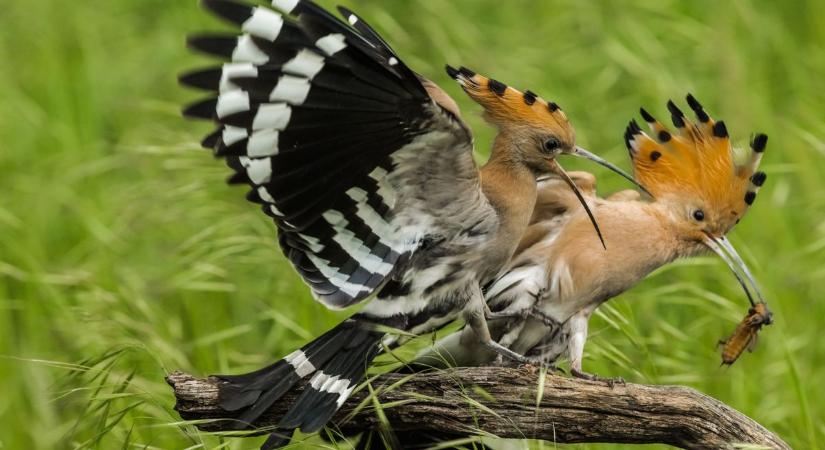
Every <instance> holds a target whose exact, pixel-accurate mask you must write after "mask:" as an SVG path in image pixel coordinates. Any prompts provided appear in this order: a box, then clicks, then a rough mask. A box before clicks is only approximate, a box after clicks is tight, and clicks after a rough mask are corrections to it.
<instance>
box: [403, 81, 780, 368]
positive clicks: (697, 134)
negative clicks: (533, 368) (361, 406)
mask: <svg viewBox="0 0 825 450" xmlns="http://www.w3.org/2000/svg"><path fill="white" fill-rule="evenodd" d="M687 101H688V104H689V105H690V107H691V108H692V109H693V111H694V112H695V114H696V117H697V119H698V122H696V123H694V122H693V121H691V120H689V119H687V118H686V117H685V115H684V114H683V113H682V111H681V110H680V109H679V108H678V107H677V106H676V105H675V104H674V103H673V102H672V101H671V102H668V104H667V106H668V109H669V111H670V113H671V116H672V120H673V124H674V125H675V126H676V128H677V131H678V132H677V133H676V134H674V133H673V132H671V131H670V130H668V129H667V128H666V127H665V126H663V125H662V124H661V123H660V122H658V121H657V120H656V119H654V117H653V116H652V115H650V114H649V113H648V112H647V111H645V110H644V109H642V110H641V115H642V117H643V118H644V119H645V121H646V122H647V123H648V126H649V128H650V131H651V134H647V133H645V132H643V131H642V129H641V127H640V126H639V125H638V123H637V122H636V121H635V120H634V121H632V122H631V123H630V125H629V126H628V128H627V132H626V134H625V141H626V143H627V147H628V149H629V151H630V157H631V160H632V163H633V168H634V175H635V177H636V179H637V180H638V181H639V182H640V183H641V184H642V185H643V186H645V187H646V188H647V190H648V191H649V192H650V193H651V194H652V201H647V200H643V199H641V198H640V195H639V193H638V192H636V191H622V192H619V193H616V194H614V195H613V196H611V197H609V198H606V199H603V198H599V197H597V196H596V192H595V178H594V177H593V176H592V175H589V174H587V173H575V172H574V173H571V177H573V178H574V179H575V180H576V182H577V183H578V184H579V188H580V190H581V192H582V193H583V194H584V195H585V197H586V198H587V199H588V201H589V202H590V204H591V209H592V211H593V213H594V215H595V216H596V219H597V220H598V222H599V224H600V225H601V226H602V229H603V232H604V240H605V242H606V244H607V250H603V251H602V249H601V248H600V247H598V246H597V245H593V243H592V242H591V239H589V236H587V233H586V232H587V231H588V230H587V229H586V226H585V225H586V220H584V217H583V216H582V215H581V214H580V213H579V211H577V210H576V209H575V208H572V206H573V204H572V202H575V200H573V198H572V197H571V195H569V193H568V192H567V190H566V189H565V190H562V189H559V187H560V186H559V184H558V181H552V180H551V181H550V182H548V183H545V184H543V185H542V186H540V189H539V193H538V202H537V204H536V209H535V211H534V213H533V220H532V224H531V225H530V227H529V228H528V230H527V231H526V232H525V235H524V236H523V238H522V242H521V244H520V245H519V247H518V250H517V253H516V255H515V256H514V257H513V259H512V261H511V262H510V263H509V264H508V266H507V269H506V271H505V273H504V274H503V275H502V276H500V277H499V278H498V279H497V280H496V281H494V282H493V283H492V284H491V285H490V286H489V287H488V288H487V289H486V292H485V294H486V296H487V302H488V304H489V306H490V308H491V309H492V310H493V311H495V312H496V314H497V316H498V317H501V318H502V319H499V320H496V321H491V324H490V328H491V332H492V333H493V335H494V336H495V338H496V339H497V340H498V342H499V343H500V344H502V345H503V346H506V347H508V348H510V349H511V350H513V351H514V352H517V353H519V354H524V355H528V356H529V357H531V358H533V359H534V360H535V361H536V362H542V363H545V364H553V363H554V362H555V361H556V360H558V359H560V358H566V359H567V360H568V361H569V363H570V371H571V375H573V376H575V377H581V378H587V379H598V377H596V376H595V375H592V374H588V373H586V372H584V371H583V370H582V355H583V352H584V345H585V342H586V340H587V328H588V321H589V319H590V316H591V315H592V314H593V312H594V311H595V310H596V308H598V307H599V305H601V304H602V303H604V302H605V301H607V300H608V299H610V298H612V297H615V296H617V295H619V294H621V293H622V292H624V291H626V290H628V289H630V288H631V287H633V286H634V285H635V284H636V283H637V282H639V281H640V280H641V279H642V278H644V277H645V276H647V275H648V274H649V273H650V272H652V271H653V270H655V269H657V268H659V267H661V266H663V265H665V264H667V263H669V262H671V261H674V260H675V259H677V258H681V257H689V256H693V255H698V254H701V253H703V252H706V251H708V250H711V251H713V252H715V253H716V254H718V255H719V256H720V257H721V258H722V260H724V262H725V263H726V264H727V265H728V266H729V267H730V269H731V270H732V271H733V273H734V275H735V276H736V278H737V280H738V281H739V283H740V284H741V286H742V288H743V289H744V291H745V294H746V295H747V297H748V299H749V300H750V302H751V305H752V306H753V307H754V308H756V309H759V308H757V305H762V306H763V307H764V299H763V298H762V294H761V292H760V291H759V288H758V286H757V284H756V281H755V280H754V278H753V276H752V274H751V272H750V270H749V269H748V267H747V266H746V265H745V263H744V262H743V260H742V259H741V258H740V257H739V255H738V253H737V252H736V250H735V249H734V247H733V246H732V245H731V244H730V242H729V241H728V240H727V238H726V235H727V234H728V233H729V232H730V231H731V230H732V229H733V228H734V226H735V225H736V224H737V223H739V221H740V220H741V219H742V218H743V217H744V216H745V214H746V213H747V211H748V208H749V207H750V206H751V205H752V204H753V202H754V200H755V199H756V194H757V192H758V190H759V188H760V187H761V186H762V185H763V183H764V182H765V180H766V178H767V176H766V174H765V173H764V172H761V171H758V166H759V162H760V160H761V158H762V154H763V152H764V150H765V146H766V144H767V140H768V138H767V136H766V135H764V134H757V135H755V136H754V137H753V139H752V140H751V144H750V146H751V150H752V151H751V153H750V156H749V157H748V158H747V160H746V161H744V162H743V163H741V164H737V163H736V162H735V157H736V152H735V151H734V149H733V148H732V146H731V142H730V138H729V136H728V130H727V127H726V126H725V123H724V122H723V121H714V120H713V119H711V118H710V116H709V115H708V114H707V113H706V112H705V110H704V109H703V108H702V106H701V104H700V103H699V102H698V101H696V99H695V98H694V97H693V96H691V95H688V97H687ZM752 292H753V293H755V294H756V296H758V298H759V303H755V302H754V300H753V294H752ZM763 309H764V308H763ZM764 315H765V316H766V317H767V316H768V314H767V313H766V314H764ZM508 316H509V319H508V318H507V317H508ZM766 323H769V319H767V320H766ZM754 328H755V327H754ZM751 334H755V333H751ZM495 359H496V354H494V353H491V352H488V351H487V349H485V348H482V347H480V346H478V345H476V343H475V342H474V341H473V340H472V339H469V334H468V331H467V330H460V331H458V332H456V333H454V334H452V335H449V336H447V337H445V338H443V339H441V340H440V341H438V342H437V343H436V345H434V346H433V347H432V348H430V349H427V350H425V352H424V353H423V354H422V355H420V356H419V357H418V358H417V364H418V365H425V366H433V365H435V366H442V365H444V364H445V363H449V364H454V365H460V366H468V365H483V364H488V363H491V362H493V361H494V360H495Z"/></svg>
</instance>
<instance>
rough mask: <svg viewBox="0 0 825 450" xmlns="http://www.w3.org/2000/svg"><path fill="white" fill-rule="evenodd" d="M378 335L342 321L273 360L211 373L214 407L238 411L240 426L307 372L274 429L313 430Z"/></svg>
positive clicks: (341, 396)
mask: <svg viewBox="0 0 825 450" xmlns="http://www.w3.org/2000/svg"><path fill="white" fill-rule="evenodd" d="M384 334H385V333H384V332H382V331H377V330H375V329H374V327H373V326H372V325H371V324H369V323H365V322H363V321H359V320H356V319H348V320H346V321H344V322H343V323H341V324H340V325H338V326H337V327H335V328H333V329H332V330H330V331H328V332H326V333H325V334H323V335H322V336H321V337H319V338H317V339H315V340H314V341H312V342H310V343H309V344H307V345H305V346H304V347H302V348H301V349H300V350H296V351H294V352H292V353H290V354H289V355H287V356H286V357H285V358H284V359H282V360H280V361H278V362H276V363H275V364H272V365H270V366H267V367H265V368H263V369H260V370H257V371H254V372H250V373H247V374H242V375H217V376H216V377H217V378H218V379H219V380H221V383H220V387H219V392H218V397H219V401H220V405H221V407H222V408H223V409H224V410H227V411H239V410H243V412H242V413H241V415H240V416H239V418H238V428H246V427H248V426H250V425H251V424H253V423H254V422H255V421H256V420H257V419H258V418H259V417H260V416H261V415H262V414H263V413H264V412H266V411H267V410H268V409H269V408H270V407H271V406H272V405H273V404H275V402H277V401H278V400H279V399H280V398H281V397H282V396H283V395H284V394H286V392H287V391H289V390H290V389H291V388H292V387H293V386H295V385H296V384H298V383H299V382H300V381H301V380H302V379H303V378H306V377H308V376H310V375H313V376H312V378H311V380H310V381H309V384H308V386H307V387H306V389H305V390H304V392H303V393H302V394H301V395H300V396H299V397H298V399H297V400H296V401H295V403H294V404H293V405H292V406H291V407H290V408H289V411H288V412H287V414H286V415H285V416H284V417H283V419H282V420H281V422H280V423H279V424H278V433H279V435H280V436H288V435H291V432H292V430H295V429H298V428H300V429H301V430H302V431H304V432H306V433H311V432H314V431H318V430H319V429H321V428H322V427H323V426H324V425H325V424H326V423H327V422H328V421H329V420H330V419H331V418H332V416H333V414H335V412H336V411H337V410H338V408H340V407H341V405H343V404H344V401H346V399H347V398H348V397H349V395H350V394H351V393H352V391H353V389H355V387H356V386H357V385H358V383H359V382H361V380H362V379H363V378H364V376H365V374H366V372H367V368H368V367H369V364H370V362H371V361H372V359H373V358H375V356H376V355H378V353H379V352H380V350H381V347H380V342H381V339H382V338H383V336H384ZM244 408H245V409H244ZM275 441H276V442H281V441H284V439H283V438H278V439H276V440H275ZM285 442H288V439H287V440H286V441H285ZM271 448H277V446H275V447H271Z"/></svg>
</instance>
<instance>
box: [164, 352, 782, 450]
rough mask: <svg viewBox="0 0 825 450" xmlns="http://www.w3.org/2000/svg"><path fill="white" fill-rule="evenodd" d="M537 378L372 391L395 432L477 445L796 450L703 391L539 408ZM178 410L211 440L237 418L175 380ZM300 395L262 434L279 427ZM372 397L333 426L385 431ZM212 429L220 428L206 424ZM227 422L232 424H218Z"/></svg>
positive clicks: (555, 399)
mask: <svg viewBox="0 0 825 450" xmlns="http://www.w3.org/2000/svg"><path fill="white" fill-rule="evenodd" d="M539 376H540V375H539V372H538V371H537V370H531V369H530V368H521V369H509V368H499V367H496V368H493V367H481V368H462V369H453V370H445V371H438V372H432V373H422V374H416V375H414V376H409V375H407V376H406V377H408V378H405V375H399V374H386V375H381V376H379V377H376V378H375V379H374V380H372V381H371V385H372V387H373V390H374V391H375V395H377V397H378V400H379V401H380V404H382V405H385V406H384V407H383V408H382V412H383V415H384V416H385V417H386V420H388V421H389V424H390V426H391V428H392V430H393V431H394V432H397V433H399V435H409V434H410V433H421V434H430V435H432V434H435V435H443V436H452V437H456V436H471V435H474V434H478V433H479V430H481V432H483V433H484V434H485V435H494V436H498V437H502V438H530V439H543V440H547V441H554V442H557V443H566V444H570V443H584V442H614V443H625V444H631V443H632V444H652V443H663V444H670V445H673V446H675V447H679V448H686V449H707V448H737V446H738V445H739V444H749V445H750V446H757V447H765V448H771V449H790V447H789V446H788V444H786V443H785V442H783V441H782V440H781V439H780V438H779V437H777V436H776V435H775V434H773V433H771V432H770V431H768V430H766V429H765V428H764V427H762V426H761V425H759V424H758V423H756V422H755V421H753V420H751V419H750V418H748V417H747V416H745V415H744V414H742V413H740V412H738V411H736V410H734V409H733V408H731V407H729V406H727V405H725V404H724V403H721V402H720V401H718V400H715V399H713V398H711V397H708V396H706V395H704V394H701V393H699V392H697V391H696V390H693V389H689V388H686V387H680V386H650V385H641V384H631V383H627V384H616V385H614V386H612V387H611V386H609V385H608V384H607V383H603V382H594V381H583V380H577V379H572V378H566V377H562V376H558V375H547V376H546V378H545V380H544V383H543V386H542V391H543V395H542V396H541V398H538V392H539V385H540V383H539ZM167 382H168V383H169V384H170V385H171V386H172V387H173V388H174V390H175V397H176V398H177V404H176V406H175V409H176V410H177V411H178V412H179V413H180V415H181V417H182V418H184V419H186V420H199V421H202V422H199V423H198V424H197V426H198V428H200V429H201V430H204V431H226V430H229V429H230V425H231V423H232V420H231V419H232V418H233V414H230V413H227V412H226V411H223V410H222V409H221V408H220V407H219V406H218V387H217V383H218V381H217V380H216V379H214V378H209V379H198V378H195V377H193V376H191V375H187V374H184V373H179V372H176V373H172V374H170V375H169V376H168V377H167ZM298 393H300V389H295V390H294V392H292V393H290V394H288V395H287V396H286V397H285V398H284V399H283V401H281V402H279V403H277V404H276V405H275V407H274V408H273V409H272V410H270V411H269V412H268V413H267V414H266V415H264V416H263V417H261V419H260V420H259V422H258V423H256V424H255V425H256V426H258V427H267V426H272V425H273V424H275V423H277V421H278V418H279V417H280V416H281V415H283V414H284V413H285V412H286V409H287V407H288V406H289V405H290V404H291V402H292V401H294V399H295V395H297V394H298ZM368 395H369V394H368V390H367V389H363V390H361V391H360V392H358V393H356V394H354V395H353V396H352V397H351V398H350V399H349V400H348V401H347V403H346V404H345V405H344V407H343V408H342V409H341V410H340V411H339V412H338V414H337V415H336V417H335V419H334V420H333V422H334V424H335V426H336V427H337V428H338V429H340V430H342V431H343V432H344V433H351V434H355V433H357V432H360V431H367V430H377V429H378V428H379V427H380V426H381V421H379V419H378V417H379V415H378V414H376V411H375V410H374V409H373V405H374V402H372V401H370V400H369V399H367V396H368ZM204 419H218V420H213V421H209V420H207V421H203V420H204ZM220 419H224V420H220Z"/></svg>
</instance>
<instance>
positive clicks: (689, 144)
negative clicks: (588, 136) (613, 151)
mask: <svg viewBox="0 0 825 450" xmlns="http://www.w3.org/2000/svg"><path fill="white" fill-rule="evenodd" d="M687 102H688V105H689V106H690V107H691V109H692V110H693V111H694V113H695V115H696V118H697V122H693V121H691V120H690V119H688V118H687V117H685V115H684V114H683V113H682V111H681V110H680V109H679V108H678V107H677V106H676V105H675V104H674V103H673V102H672V101H670V102H668V104H667V107H668V110H669V111H670V114H671V116H672V120H673V124H674V126H675V127H676V129H677V132H676V133H675V134H674V133H673V132H671V131H670V130H669V129H668V128H667V127H665V126H664V125H662V124H661V123H660V122H659V121H657V120H656V119H655V118H654V117H653V116H652V115H650V113H648V112H647V111H645V110H644V109H642V110H641V114H642V117H643V118H644V120H645V121H646V122H647V124H648V127H649V129H650V131H651V135H648V134H647V133H645V132H644V131H642V129H641V127H640V126H639V125H638V123H637V122H636V121H635V120H634V121H632V122H630V125H629V126H628V128H627V132H626V133H625V141H626V143H627V147H628V149H629V150H630V156H631V159H632V161H633V169H634V173H635V176H636V179H637V180H638V181H639V182H640V183H641V184H642V185H643V186H644V187H645V188H647V190H648V191H649V192H650V193H651V195H652V196H653V197H654V199H655V201H656V202H657V203H659V204H662V205H663V206H665V208H666V211H667V216H668V217H667V220H668V221H669V222H670V224H671V225H672V226H673V227H674V228H675V230H676V234H677V235H678V238H679V241H680V242H681V243H682V244H683V245H684V251H685V252H686V253H689V254H695V253H699V252H701V251H704V250H706V249H710V250H713V251H714V252H716V253H717V254H718V255H719V256H720V257H722V259H724V260H725V262H726V263H727V264H728V265H729V266H730V267H731V270H733V272H734V274H736V276H737V278H738V279H739V280H740V283H741V284H742V287H743V288H744V289H745V292H746V293H747V294H748V297H749V298H750V299H751V301H752V298H751V295H750V291H749V289H748V286H746V285H745V283H744V281H743V279H742V275H744V277H745V278H747V279H748V281H749V282H750V283H751V285H752V286H751V287H753V289H754V290H755V291H756V292H757V294H758V295H759V296H760V297H761V294H759V288H758V287H757V286H756V282H755V281H754V280H753V277H752V276H751V274H750V271H749V270H748V268H747V266H746V265H745V264H744V262H743V261H742V259H741V258H740V257H739V255H738V254H737V252H736V250H735V249H734V248H733V246H732V245H731V244H730V242H729V241H728V240H727V238H726V235H727V234H728V232H730V231H731V229H733V227H734V226H736V224H737V223H739V221H740V220H741V219H742V218H743V217H744V215H745V214H746V213H747V211H748V208H749V207H750V206H751V205H752V204H753V202H754V200H755V199H756V194H757V192H758V190H759V188H760V187H761V186H762V184H763V183H764V182H765V179H766V175H765V173H764V172H760V171H758V166H759V162H760V160H761V158H762V153H763V152H764V150H765V146H766V144H767V141H768V137H767V136H766V135H764V134H757V135H755V136H754V137H753V138H752V140H751V144H750V146H751V152H750V154H749V155H748V156H747V158H746V159H745V160H744V161H741V162H738V163H737V156H738V155H737V152H735V151H734V149H733V147H732V145H731V142H730V137H729V136H728V130H727V127H726V126H725V123H724V122H723V121H721V120H720V121H714V120H713V119H712V118H710V116H709V115H708V114H707V113H706V112H705V110H704V109H703V108H702V105H701V104H699V102H698V101H697V100H696V99H695V98H694V97H693V96H692V95H688V96H687ZM741 156H743V157H744V155H741ZM752 302H753V301H752Z"/></svg>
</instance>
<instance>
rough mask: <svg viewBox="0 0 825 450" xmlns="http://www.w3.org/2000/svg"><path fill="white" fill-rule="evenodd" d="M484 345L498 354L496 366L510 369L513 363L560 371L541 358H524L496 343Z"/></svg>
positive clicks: (491, 342)
mask: <svg viewBox="0 0 825 450" xmlns="http://www.w3.org/2000/svg"><path fill="white" fill-rule="evenodd" d="M484 345H486V346H487V347H488V348H490V350H492V351H494V352H496V353H497V355H496V359H495V360H494V362H493V364H494V365H498V366H503V367H509V366H512V365H513V363H518V364H523V365H528V366H534V367H547V368H550V369H553V370H560V369H557V368H556V367H555V366H553V365H551V364H547V363H546V362H545V361H544V359H543V358H541V357H533V356H524V355H522V354H519V353H516V352H514V351H512V350H510V349H509V348H507V347H505V346H503V345H501V344H499V343H498V342H496V341H490V342H485V343H484Z"/></svg>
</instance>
